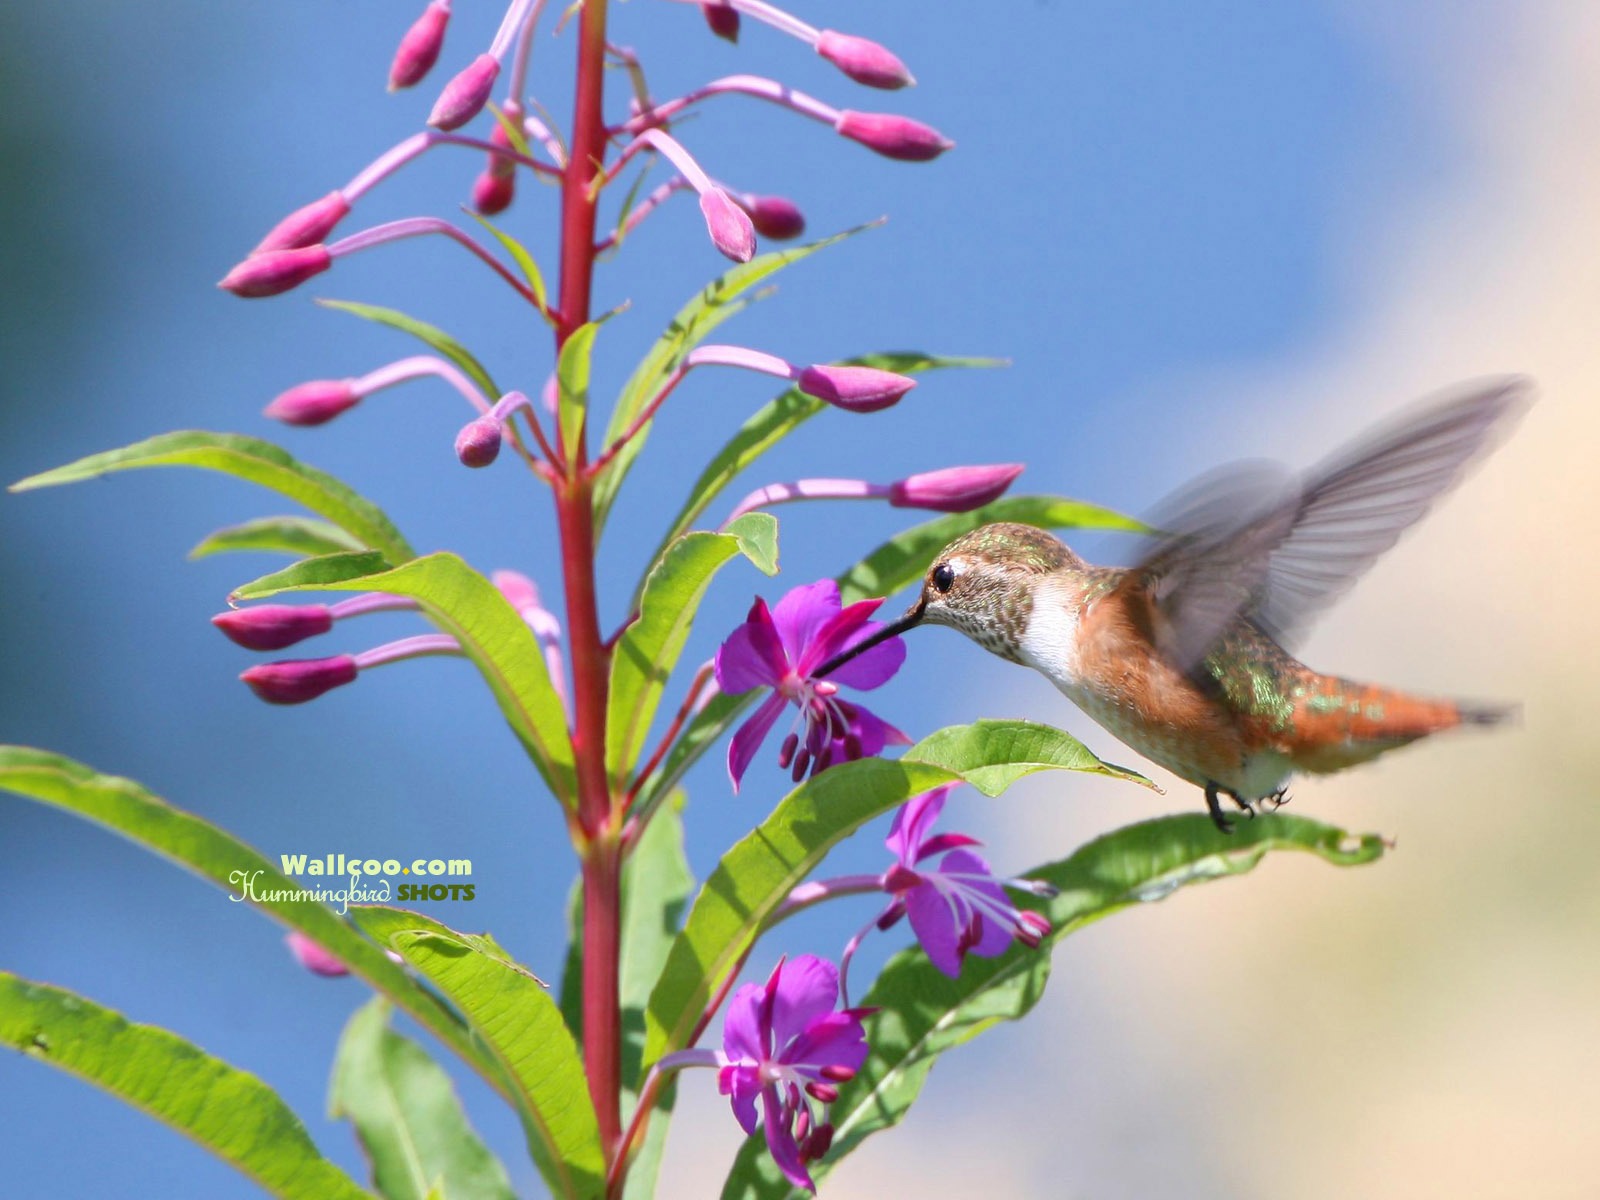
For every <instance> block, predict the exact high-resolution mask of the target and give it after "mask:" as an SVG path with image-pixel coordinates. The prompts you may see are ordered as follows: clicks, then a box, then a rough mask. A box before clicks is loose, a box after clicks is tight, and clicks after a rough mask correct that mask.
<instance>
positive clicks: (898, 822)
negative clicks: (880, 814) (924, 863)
mask: <svg viewBox="0 0 1600 1200" xmlns="http://www.w3.org/2000/svg"><path fill="white" fill-rule="evenodd" d="M955 786H956V785H955V784H953V783H947V784H945V785H944V786H943V787H936V788H934V789H933V790H932V791H930V792H923V793H922V795H920V796H913V797H911V799H909V800H907V801H906V802H905V803H904V804H902V805H901V806H900V811H899V812H897V813H895V814H894V824H893V825H891V826H889V836H888V837H887V838H886V839H885V840H884V844H885V845H886V846H888V847H889V850H890V852H891V853H892V854H894V856H895V857H896V858H898V859H899V860H900V861H901V862H902V863H903V864H904V865H906V866H908V867H909V866H913V865H915V863H916V861H917V860H918V859H919V858H920V857H921V856H922V843H923V842H925V841H926V840H927V838H928V831H929V830H930V829H932V828H933V824H934V822H935V821H937V820H938V819H939V814H940V813H941V812H943V811H944V802H945V799H946V797H948V796H949V795H950V793H951V791H952V790H953V789H954V788H955Z"/></svg>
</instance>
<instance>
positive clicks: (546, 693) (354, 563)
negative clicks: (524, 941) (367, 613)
mask: <svg viewBox="0 0 1600 1200" xmlns="http://www.w3.org/2000/svg"><path fill="white" fill-rule="evenodd" d="M382 565H383V564H381V563H376V562H374V561H373V559H372V556H371V555H361V554H331V555H327V556H325V557H323V558H312V559H307V560H306V561H305V562H301V563H295V564H294V565H293V566H290V567H286V568H284V569H283V570H282V571H278V572H275V573H274V574H271V575H265V576H263V577H262V578H260V579H257V580H255V581H254V582H253V583H247V584H245V585H244V586H243V587H241V588H239V589H238V590H237V591H235V592H234V593H233V597H232V598H233V599H236V600H259V599H262V598H263V597H266V596H275V595H278V594H280V593H282V592H298V591H320V590H331V591H344V592H383V593H385V594H387V595H391V596H410V597H411V598H413V599H414V600H416V601H417V602H418V604H420V605H421V606H422V610H423V611H424V612H425V613H426V614H427V615H428V616H429V618H431V619H432V621H433V622H434V624H436V625H437V626H438V627H439V628H440V629H442V630H443V631H444V632H446V633H448V634H451V635H452V636H454V637H455V638H456V640H457V641H459V642H460V643H461V648H462V650H463V652H465V654H466V655H467V657H468V658H470V659H471V660H472V661H473V663H474V664H475V665H476V666H477V668H478V670H479V671H480V672H481V673H482V674H483V678H484V680H485V681H486V682H487V683H488V684H489V688H490V690H491V691H492V692H493V693H494V698H495V700H496V701H497V702H498V703H499V705H500V711H501V712H502V713H504V714H505V718H506V721H507V722H508V723H509V724H510V726H511V728H512V731H513V732H514V733H516V735H517V738H518V739H519V740H520V741H521V742H522V745H523V747H524V749H526V750H527V752H528V755H529V757H530V758H532V760H533V763H534V765H535V766H536V767H538V768H539V773H540V774H541V775H543V776H544V779H545V782H546V783H548V784H549V785H550V788H551V790H552V791H554V792H555V794H556V795H557V796H558V797H559V798H561V800H562V801H563V802H564V803H570V802H571V797H572V795H573V768H572V739H571V737H570V736H569V735H568V733H567V718H566V712H565V710H564V709H563V708H562V706H561V698H560V696H558V695H557V694H556V690H555V688H554V687H553V686H552V685H551V682H550V674H549V671H548V670H547V669H546V668H545V661H544V654H543V653H542V652H541V651H540V649H539V643H538V641H537V639H535V637H534V635H533V630H531V629H530V628H528V623H527V622H526V621H524V620H523V619H522V617H521V616H519V615H518V613H517V610H516V609H514V608H512V607H511V604H510V603H509V602H508V601H507V600H506V598H505V597H504V596H502V595H501V594H500V590H499V589H498V588H496V587H495V586H494V584H492V583H490V582H489V581H488V580H487V579H485V578H484V577H483V576H482V575H480V574H478V573H477V572H476V571H474V570H473V569H472V568H471V567H469V566H467V564H466V563H464V562H462V561H461V559H459V558H457V557H456V556H455V555H454V554H447V553H442V552H441V553H437V554H429V555H426V556H425V557H422V558H417V559H413V560H412V561H411V562H408V563H406V564H405V565H404V566H402V567H397V568H395V569H394V570H392V571H384V570H381V569H380V568H381V567H382Z"/></svg>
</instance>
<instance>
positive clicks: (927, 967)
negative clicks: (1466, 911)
mask: <svg viewBox="0 0 1600 1200" xmlns="http://www.w3.org/2000/svg"><path fill="white" fill-rule="evenodd" d="M1384 848H1385V845H1384V842H1383V839H1382V838H1380V837H1378V836H1377V835H1376V834H1364V835H1361V836H1359V837H1358V836H1355V835H1352V834H1349V833H1346V832H1345V831H1344V830H1342V829H1336V828H1334V827H1333V826H1330V825H1324V824H1321V823H1320V822H1317V821H1311V820H1307V819H1306V818H1304V817H1294V816H1290V815H1288V814H1287V813H1274V814H1271V815H1269V816H1264V817H1262V818H1260V819H1258V820H1255V821H1249V822H1245V823H1243V824H1242V825H1240V826H1239V827H1238V828H1237V830H1236V831H1235V832H1234V833H1233V834H1231V835H1226V834H1221V833H1218V832H1217V830H1216V829H1215V827H1214V826H1213V825H1212V824H1211V821H1210V818H1208V817H1206V816H1204V815H1203V814H1199V813H1193V814H1185V815H1183V816H1176V817H1161V818H1157V819H1156V820H1152V821H1143V822H1140V823H1139V824H1136V825H1130V826H1127V827H1126V828H1123V829H1119V830H1116V831H1115V832H1113V833H1109V834H1106V835H1105V836H1104V837H1100V838H1097V839H1096V840H1094V841H1092V842H1090V843H1088V844H1087V845H1085V846H1083V847H1081V848H1080V849H1079V850H1078V851H1077V852H1076V853H1074V854H1072V855H1071V856H1070V857H1068V858H1066V859H1063V860H1061V861H1060V862H1056V863H1052V864H1050V865H1049V866H1045V867H1041V868H1040V869H1039V870H1037V871H1033V872H1030V876H1031V877H1033V878H1036V879H1043V880H1047V881H1048V882H1050V883H1052V884H1054V885H1055V886H1056V887H1057V888H1059V889H1060V894H1059V895H1057V896H1056V897H1055V898H1054V899H1053V900H1050V901H1048V902H1047V903H1046V904H1045V905H1044V906H1043V908H1042V911H1043V912H1045V914H1046V915H1047V916H1048V917H1049V918H1050V922H1051V926H1052V933H1051V935H1050V937H1049V939H1048V940H1047V943H1046V948H1041V950H1038V951H1035V950H1028V949H1026V948H1025V947H1022V946H1013V947H1012V948H1011V949H1010V950H1009V951H1007V952H1006V953H1005V954H1004V955H1001V956H1000V957H998V958H990V959H984V958H969V959H968V960H967V962H966V965H965V967H964V968H963V969H962V972H961V975H960V976H959V977H958V978H956V979H951V978H949V977H948V976H946V975H944V974H943V973H942V972H940V971H939V970H938V969H937V968H935V967H934V966H933V964H932V963H930V962H929V961H928V957H927V955H926V954H924V953H923V952H922V950H921V949H920V948H918V947H912V948H910V949H908V950H904V951H902V952H900V953H899V954H897V955H896V956H895V957H894V958H893V959H891V960H890V961H889V963H888V964H887V965H886V966H885V967H884V969H883V972H882V973H881V974H880V975H879V977H878V981H877V982H876V983H875V984H874V985H873V986H872V989H871V990H870V991H869V992H868V993H867V994H866V996H864V997H863V998H862V1000H861V1003H863V1004H866V1005H876V1006H879V1008H880V1011H879V1013H878V1015H877V1016H876V1017H875V1018H874V1019H873V1020H872V1021H871V1022H870V1024H869V1027H868V1030H867V1040H868V1042H869V1043H870V1045H871V1055H870V1056H869V1057H868V1059H867V1061H866V1063H865V1064H864V1065H863V1066H862V1069H861V1071H860V1073H859V1074H857V1075H856V1077H855V1078H854V1079H852V1080H851V1081H850V1082H848V1083H846V1084H844V1085H842V1086H841V1087H840V1089H839V1099H838V1101H837V1102H835V1103H834V1104H833V1105H832V1107H831V1110H830V1119H831V1120H832V1122H833V1124H834V1139H833V1146H832V1149H831V1150H830V1151H829V1153H828V1155H827V1157H826V1158H825V1159H823V1160H822V1161H820V1162H816V1163H813V1164H811V1167H810V1170H811V1175H812V1177H813V1178H814V1179H816V1180H818V1181H819V1182H820V1180H821V1179H822V1178H823V1176H825V1175H826V1174H827V1173H828V1172H829V1171H830V1170H832V1169H833V1168H834V1167H836V1166H837V1165H838V1164H839V1162H840V1160H841V1159H843V1158H844V1157H845V1156H846V1155H847V1154H849V1153H850V1151H852V1150H853V1149H855V1148H856V1147H857V1146H858V1145H860V1144H861V1142H862V1141H864V1140H865V1139H866V1138H867V1137H869V1136H870V1135H872V1134H874V1133H876V1132H878V1131H879V1130H882V1129H886V1128H888V1127H889V1126H891V1125H895V1124H897V1123H898V1122H899V1121H900V1120H901V1118H903V1117H904V1116H905V1114H906V1111H907V1110H908V1109H909V1108H910V1107H911V1104H912V1102H913V1101H914V1100H915V1099H916V1098H917V1096H918V1094H919V1093H920V1092H921V1091H922V1085H923V1083H924V1082H925V1081H926V1080H927V1077H928V1072H929V1071H931V1070H932V1069H933V1067H934V1065H935V1063H937V1062H938V1058H939V1055H940V1054H942V1053H943V1052H944V1051H946V1050H949V1049H951V1048H952V1047H955V1046H959V1045H961V1044H962V1043H963V1042H966V1041H969V1040H971V1039H972V1038H974V1037H976V1036H977V1035H978V1034H980V1033H982V1032H983V1031H984V1030H985V1029H988V1028H989V1027H990V1026H992V1025H994V1024H995V1023H997V1022H999V1021H1014V1020H1016V1019H1017V1018H1019V1017H1021V1016H1023V1015H1024V1014H1025V1013H1027V1012H1028V1011H1029V1010H1030V1009H1031V1008H1032V1007H1033V1006H1034V1005H1035V1004H1036V1003H1038V1000H1039V997H1040V996H1041V995H1043V994H1044V987H1045V983H1046V980H1047V979H1048V977H1049V972H1050V955H1049V952H1048V947H1053V946H1054V945H1055V944H1056V943H1057V942H1059V941H1060V940H1061V939H1062V938H1064V937H1066V936H1067V935H1068V934H1071V933H1073V932H1076V931H1077V930H1079V929H1081V928H1083V927H1084V926H1085V925H1088V924H1090V923H1091V922H1094V921H1097V920H1099V919H1100V918H1101V917H1105V916H1109V915H1110V914H1111V913H1114V912H1117V911H1119V910H1121V909H1124V908H1127V907H1129V906H1130V905H1135V904H1140V903H1149V902H1152V901H1157V900H1163V899H1165V898H1166V897H1168V896H1170V895H1172V894H1173V893H1174V892H1176V891H1178V890H1179V889H1180V888H1183V887H1186V886H1188V885H1190V884H1195V883H1205V882H1208V881H1210V880H1213V879H1224V878H1227V877H1228V876H1231V875H1242V874H1244V873H1245V872H1247V871H1250V870H1252V869H1253V868H1254V867H1255V866H1256V864H1257V863H1259V862H1260V861H1261V860H1262V858H1264V857H1265V856H1266V855H1267V854H1268V853H1269V852H1272V851H1279V850H1298V851H1303V852H1305V853H1309V854H1312V855H1315V856H1316V857H1317V858H1320V859H1322V860H1323V861H1324V862H1327V863H1330V864H1332V865H1334V866H1340V867H1349V866H1359V865H1361V864H1364V863H1370V862H1372V861H1374V860H1375V859H1377V858H1378V857H1380V856H1381V855H1382V854H1383V852H1384ZM792 1194H794V1195H804V1194H805V1193H794V1192H793V1191H792V1189H791V1186H790V1184H789V1183H788V1181H787V1180H785V1179H784V1178H783V1177H782V1176H781V1175H780V1174H779V1173H778V1172H777V1170H776V1169H775V1168H774V1167H773V1166H772V1162H771V1159H770V1157H769V1156H768V1154H767V1150H766V1144H765V1141H764V1140H763V1139H762V1138H761V1137H760V1136H757V1137H755V1138H752V1139H750V1140H749V1141H747V1142H746V1143H745V1145H744V1146H743V1147H742V1149H741V1150H740V1153H739V1157H738V1159H737V1161H736V1163H735V1165H734V1168H733V1171H732V1172H731V1173H730V1175H729V1177H728V1183H727V1186H726V1187H725V1188H724V1189H723V1192H722V1197H723V1200H758V1198H759V1200H775V1198H777V1197H786V1196H790V1195H792Z"/></svg>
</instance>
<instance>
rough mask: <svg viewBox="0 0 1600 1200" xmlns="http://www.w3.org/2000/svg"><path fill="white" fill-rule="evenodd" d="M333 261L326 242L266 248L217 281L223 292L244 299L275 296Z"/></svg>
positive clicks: (297, 285) (300, 282)
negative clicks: (287, 248) (291, 247)
mask: <svg viewBox="0 0 1600 1200" xmlns="http://www.w3.org/2000/svg"><path fill="white" fill-rule="evenodd" d="M332 265H333V256H332V255H331V254H329V253H328V248H327V247H326V246H321V245H318V246H301V247H299V248H297V249H294V250H268V251H266V252H265V253H262V254H252V255H251V256H250V257H249V258H247V259H245V260H244V261H243V262H242V263H240V264H239V265H238V266H236V267H235V268H234V269H233V270H231V271H229V272H228V273H227V274H226V275H224V276H223V277H222V280H221V282H219V283H218V284H217V286H218V287H219V288H221V289H222V290H223V291H225V292H232V293H233V294H234V295H235V296H243V297H245V298H246V299H256V298H259V297H261V296H276V295H278V294H280V293H282V292H287V291H289V290H290V289H291V288H297V287H299V286H300V285H301V284H302V283H304V282H305V281H306V280H308V279H310V278H311V277H312V276H314V275H320V274H322V273H323V272H324V271H326V270H327V269H328V268H329V267H331V266H332Z"/></svg>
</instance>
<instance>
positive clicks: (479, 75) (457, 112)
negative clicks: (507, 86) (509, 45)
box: [428, 54, 500, 132]
mask: <svg viewBox="0 0 1600 1200" xmlns="http://www.w3.org/2000/svg"><path fill="white" fill-rule="evenodd" d="M499 77H500V60H499V59H497V58H495V56H494V55H492V54H480V55H478V57H477V58H475V59H473V60H472V62H471V63H469V64H468V65H467V67H466V68H465V69H464V70H463V71H461V72H460V73H459V74H458V75H457V76H456V77H455V78H454V79H452V80H451V81H450V82H449V83H447V84H445V85H444V90H443V91H442V92H440V93H439V99H438V100H436V101H435V102H434V105H433V111H432V112H431V113H429V114H428V124H429V125H432V126H433V127H434V128H435V129H443V130H445V131H446V132H448V131H450V130H452V129H459V128H461V126H463V125H465V124H466V123H467V122H468V121H470V120H472V118H473V117H475V116H477V115H478V114H479V113H480V112H482V111H483V106H484V105H485V104H487V103H489V93H490V92H492V91H493V90H494V81H495V80H496V79H498V78H499Z"/></svg>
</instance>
